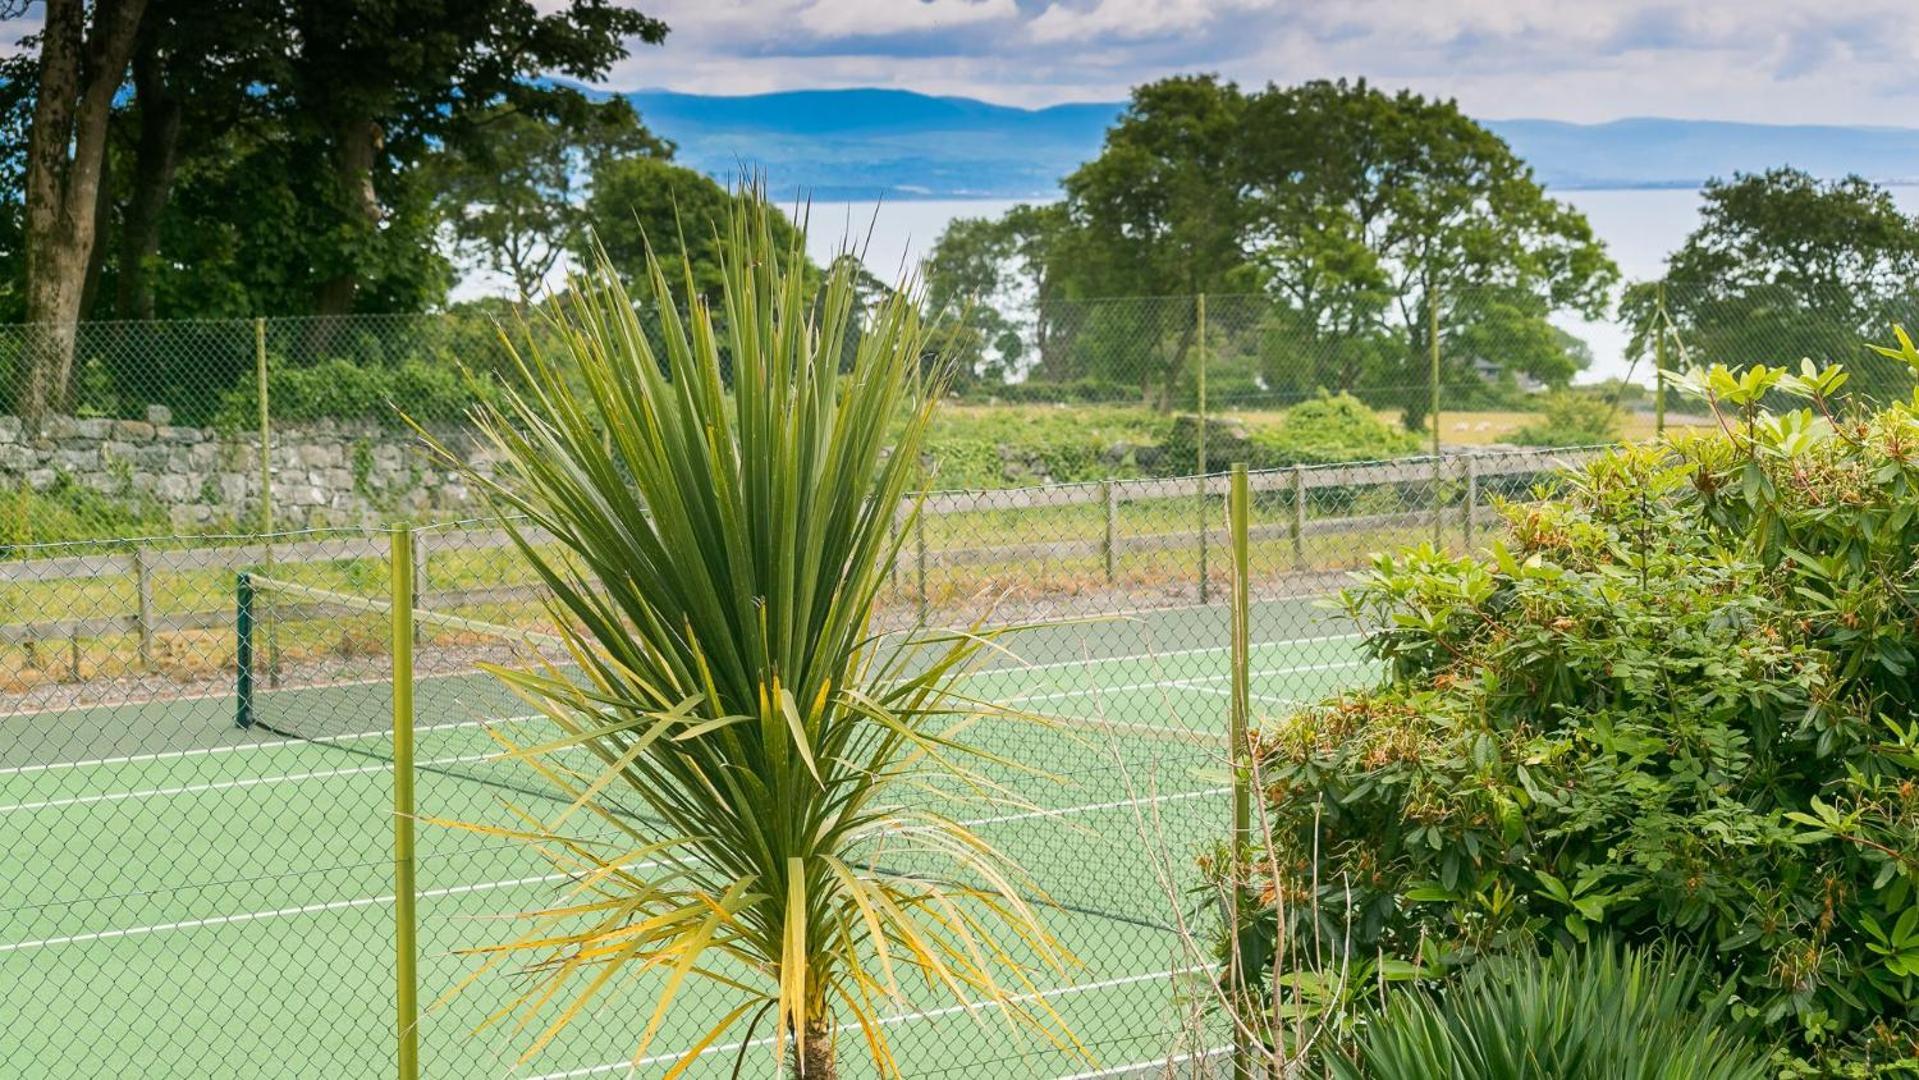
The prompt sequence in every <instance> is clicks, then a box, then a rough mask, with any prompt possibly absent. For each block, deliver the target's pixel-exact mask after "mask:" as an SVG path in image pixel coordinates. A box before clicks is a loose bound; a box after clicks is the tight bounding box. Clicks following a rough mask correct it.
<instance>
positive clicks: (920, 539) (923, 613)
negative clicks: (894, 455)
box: [913, 503, 932, 623]
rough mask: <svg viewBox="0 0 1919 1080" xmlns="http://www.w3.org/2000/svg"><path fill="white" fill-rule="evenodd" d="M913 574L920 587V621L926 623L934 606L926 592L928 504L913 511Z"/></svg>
mask: <svg viewBox="0 0 1919 1080" xmlns="http://www.w3.org/2000/svg"><path fill="white" fill-rule="evenodd" d="M913 576H914V579H915V581H916V582H917V584H918V588H919V621H920V622H921V623H924V622H925V621H926V618H927V613H928V612H929V611H930V609H931V607H932V601H931V598H930V597H928V595H927V592H926V506H925V504H924V503H922V504H921V505H920V506H919V507H918V508H917V509H915V510H914V512H913Z"/></svg>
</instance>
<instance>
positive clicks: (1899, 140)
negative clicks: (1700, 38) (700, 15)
mask: <svg viewBox="0 0 1919 1080" xmlns="http://www.w3.org/2000/svg"><path fill="white" fill-rule="evenodd" d="M626 96H627V97H628V98H630V99H631V100H632V102H633V104H634V106H635V107H636V108H638V109H639V110H640V114H641V116H643V117H644V118H645V120H646V122H647V124H648V125H649V126H650V127H652V128H653V129H654V130H655V131H657V132H659V133H660V134H662V135H664V136H666V137H667V138H669V139H672V140H674V141H675V142H676V143H678V144H679V158H680V160H681V161H682V162H684V163H685V164H687V165H689V166H691V167H693V168H697V169H699V170H701V171H702V172H706V173H708V174H711V175H713V176H715V177H719V178H722V179H725V178H731V177H732V176H734V175H737V174H738V173H739V172H740V170H741V169H742V168H747V169H757V170H762V171H764V172H765V174H766V176H767V179H768V181H769V183H770V184H771V185H772V187H773V188H774V190H775V191H776V192H780V193H783V194H791V193H792V192H794V191H801V192H806V193H808V194H810V195H811V197H812V198H814V199H816V200H819V201H822V202H830V201H842V200H866V199H875V198H886V199H895V200H897V199H963V198H1036V199H1047V198H1051V197H1053V196H1054V194H1056V193H1057V191H1058V184H1059V179H1060V177H1062V176H1064V175H1066V174H1067V173H1068V172H1071V171H1072V170H1073V168H1074V167H1075V166H1077V165H1079V164H1080V163H1081V162H1083V161H1086V160H1087V159H1089V158H1091V157H1093V156H1094V155H1095V154H1097V153H1098V152H1099V147H1100V140H1101V136H1102V135H1103V133H1104V132H1105V130H1106V128H1107V126H1108V125H1109V124H1111V123H1112V122H1113V120H1114V119H1115V118H1116V117H1117V116H1118V115H1119V113H1120V110H1121V109H1122V108H1124V104H1123V103H1121V102H1094V103H1085V104H1070V105H1054V106H1050V107H1048V108H1043V109H1022V108H1017V107H1013V106H1008V105H995V104H991V103H989V102H984V101H977V100H974V99H972V98H963V97H935V96H931V95H927V94H919V93H914V92H911V91H906V90H878V89H852V90H798V91H786V92H781V93H771V94H753V95H746V96H737V97H734V96H716V95H705V94H687V93H678V92H675V91H671V90H640V91H635V92H632V93H629V94H627V95H626ZM1481 122H1482V123H1484V124H1485V125H1486V126H1487V127H1488V128H1490V129H1492V130H1493V131H1494V132H1496V133H1498V134H1499V135H1500V136H1502V137H1503V138H1505V140H1506V141H1507V142H1508V143H1510V144H1511V145H1512V147H1513V149H1514V150H1515V151H1517V152H1518V153H1519V155H1520V156H1521V157H1523V158H1525V159H1526V160H1527V161H1528V162H1530V163H1531V164H1532V166H1533V168H1534V170H1535V171H1536V172H1537V174H1538V175H1539V177H1540V179H1542V180H1543V181H1544V182H1545V183H1546V184H1547V185H1548V186H1549V187H1554V188H1559V189H1562V190H1577V189H1595V188H1692V187H1698V186H1699V185H1700V184H1701V183H1703V182H1704V181H1705V180H1707V179H1709V178H1711V177H1715V176H1727V175H1730V174H1731V173H1733V172H1735V171H1748V172H1750V171H1755V170H1760V169H1765V168H1770V167H1772V166H1775V165H1788V164H1789V165H1795V166H1798V167H1799V168H1802V169H1805V170H1807V171H1808V172H1811V173H1814V174H1815V175H1820V176H1840V175H1844V174H1847V173H1858V174H1860V175H1862V176H1865V177H1867V178H1869V179H1873V180H1877V181H1880V182H1884V183H1912V182H1919V129H1913V128H1892V127H1847V126H1837V125H1783V124H1746V123H1731V122H1726V121H1717V120H1678V119H1666V118H1659V117H1645V118H1635V119H1626V120H1614V121H1611V122H1608V123H1600V124H1575V123H1567V122H1564V121H1558V120H1531V119H1511V120H1491V119H1486V120H1482V121H1481Z"/></svg>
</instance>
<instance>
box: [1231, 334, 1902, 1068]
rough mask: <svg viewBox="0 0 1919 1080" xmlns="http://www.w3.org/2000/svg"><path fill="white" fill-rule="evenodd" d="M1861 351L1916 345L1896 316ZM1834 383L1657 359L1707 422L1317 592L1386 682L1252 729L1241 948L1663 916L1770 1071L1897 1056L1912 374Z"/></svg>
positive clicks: (1571, 929)
mask: <svg viewBox="0 0 1919 1080" xmlns="http://www.w3.org/2000/svg"><path fill="white" fill-rule="evenodd" d="M1884 351H1885V352H1886V353H1887V354H1888V355H1890V356H1892V357H1894V358H1897V359H1902V360H1904V361H1905V362H1906V363H1907V364H1908V365H1911V366H1912V367H1914V368H1915V369H1919V350H1915V349H1914V347H1913V346H1912V344H1911V343H1910V342H1909V341H1908V340H1907V339H1906V338H1905V335H1904V334H1903V332H1902V333H1901V334H1900V346H1899V347H1898V348H1896V349H1892V350H1884ZM1844 382H1845V373H1844V372H1843V371H1842V370H1840V369H1838V368H1824V369H1820V368H1814V367H1813V366H1812V365H1810V364H1808V365H1805V366H1804V367H1803V368H1802V369H1801V370H1800V372H1799V373H1797V374H1791V373H1788V372H1786V371H1785V370H1783V369H1778V368H1766V367H1756V368H1752V369H1750V370H1747V371H1744V372H1739V373H1735V372H1732V371H1729V370H1727V369H1725V368H1723V367H1715V368H1713V369H1711V370H1710V371H1708V372H1703V373H1699V374H1697V375H1695V376H1691V377H1689V379H1688V385H1689V386H1690V388H1692V389H1693V390H1695V391H1696V392H1698V393H1699V394H1700V395H1701V396H1702V397H1704V399H1705V400H1706V401H1707V402H1708V404H1709V405H1710V406H1711V408H1712V410H1713V412H1714V415H1715V417H1716V418H1717V423H1718V425H1719V430H1718V431H1717V432H1716V433H1714V434H1713V435H1710V436H1699V437H1687V438H1682V439H1678V440H1675V441H1673V442H1671V443H1668V444H1665V445H1658V446H1639V447H1626V448H1622V449H1620V450H1618V451H1616V452H1614V453H1612V454H1610V455H1608V456H1606V457H1604V458H1602V459H1600V460H1599V461H1597V462H1595V463H1594V464H1592V465H1591V466H1590V467H1589V468H1588V469H1586V470H1585V471H1584V473H1583V474H1581V475H1578V476H1576V477H1574V478H1573V479H1572V481H1571V483H1570V485H1569V487H1568V489H1567V490H1566V493H1565V494H1564V495H1563V496H1562V497H1560V498H1557V499H1555V500H1551V501H1548V502H1543V503H1537V504H1531V505H1526V506H1513V507H1509V508H1507V511H1506V514H1507V518H1508V526H1509V531H1510V536H1509V538H1508V539H1507V540H1506V541H1504V542H1501V543H1497V544H1495V545H1494V546H1493V548H1492V550H1491V551H1490V553H1489V554H1487V555H1485V556H1483V557H1452V556H1449V555H1445V554H1442V553H1440V552H1438V551H1435V550H1433V549H1431V548H1429V547H1421V548H1418V549H1413V550H1409V551H1405V552H1402V553H1399V554H1395V555H1383V556H1380V557H1378V558H1377V561H1376V563H1375V567H1374V569H1373V570H1372V572H1371V573H1370V574H1368V575H1367V576H1366V577H1365V578H1364V580H1363V581H1362V583H1361V584H1359V585H1358V586H1357V587H1355V588H1353V589H1351V590H1350V591H1348V592H1347V593H1346V594H1345V595H1344V598H1343V599H1344V605H1345V607H1346V608H1347V609H1348V610H1349V612H1350V613H1351V614H1352V615H1353V616H1354V617H1355V618H1356V619H1357V620H1358V621H1359V622H1360V624H1361V626H1362V628H1363V631H1364V636H1365V646H1366V648H1367V650H1368V651H1369V652H1370V653H1371V654H1372V655H1373V656H1375V657H1377V658H1378V659H1380V660H1382V661H1384V662H1385V663H1386V665H1387V668H1388V671H1389V675H1388V677H1387V678H1386V679H1385V680H1384V681H1383V682H1382V683H1381V684H1380V685H1379V686H1377V687H1375V688H1373V689H1371V690H1369V691H1365V692H1361V693H1354V694H1350V695H1347V696H1344V697H1341V698H1339V699H1336V700H1332V701H1328V702H1325V703H1323V704H1321V705H1318V706H1315V707H1313V708H1309V709H1307V710H1304V711H1302V712H1300V713H1298V714H1296V715H1294V716H1292V717H1289V718H1287V719H1286V720H1284V721H1283V722H1279V723H1274V724H1272V725H1270V726H1268V727H1267V728H1266V729H1265V730H1264V731H1263V732H1261V733H1260V735H1259V737H1258V741H1257V751H1256V752H1257V756H1258V775H1259V777H1260V782H1261V784H1262V789H1261V790H1262V794H1263V797H1264V802H1265V810H1266V813H1267V815H1269V818H1270V821H1271V823H1272V829H1273V833H1274V837H1275V843H1276V844H1277V845H1278V850H1279V851H1280V853H1281V854H1280V857H1279V858H1276V859H1273V860H1271V861H1270V863H1269V864H1268V865H1267V866H1265V867H1263V868H1262V869H1260V870H1259V871H1257V873H1258V874H1259V875H1260V878H1259V880H1258V881H1255V882H1253V883H1249V884H1248V885H1247V886H1246V887H1247V888H1248V889H1249V891H1250V893H1251V895H1253V896H1255V897H1256V898H1257V899H1258V901H1259V904H1258V906H1259V909H1260V911H1259V915H1258V917H1257V918H1255V919H1254V920H1252V922H1251V923H1250V924H1249V925H1248V926H1246V927H1244V928H1243V929H1242V932H1241V934H1242V940H1246V941H1251V942H1252V943H1253V944H1252V945H1249V946H1248V948H1249V953H1248V955H1250V956H1253V957H1255V958H1256V959H1257V958H1264V959H1263V962H1264V963H1267V964H1268V965H1270V963H1271V957H1272V956H1274V955H1276V954H1283V953H1285V952H1286V951H1287V950H1286V949H1285V948H1282V947H1281V946H1282V945H1287V946H1290V948H1291V949H1293V950H1299V949H1307V950H1324V951H1326V952H1328V953H1332V954H1338V955H1345V956H1347V957H1349V958H1350V959H1351V960H1352V961H1353V962H1355V963H1364V964H1369V965H1370V964H1378V963H1381V962H1384V963H1389V964H1400V965H1406V966H1409V967H1411V968H1412V969H1414V970H1417V971H1418V972H1419V973H1420V975H1421V976H1422V977H1423V978H1425V979H1428V980H1433V984H1434V985H1440V984H1441V983H1443V982H1444V981H1445V980H1447V979H1449V978H1450V977H1451V976H1453V975H1455V974H1457V973H1459V972H1461V971H1464V970H1470V969H1472V968H1474V967H1475V966H1476V965H1478V964H1480V963H1481V962H1483V961H1484V960H1485V959H1486V958H1488V957H1491V956H1495V955H1499V954H1503V953H1508V952H1518V953H1522V954H1530V953H1536V952H1539V951H1541V950H1543V949H1548V948H1551V947H1555V946H1571V945H1575V944H1578V943H1582V942H1587V941H1590V940H1593V939H1595V938H1596V937H1598V936H1600V935H1602V934H1604V935H1611V936H1614V937H1616V938H1618V939H1620V940H1622V941H1624V942H1628V943H1646V942H1654V941H1668V940H1670V941H1673V942H1675V943H1677V944H1678V945H1680V946H1682V947H1686V948H1689V949H1691V950H1693V951H1695V952H1696V953H1697V954H1698V955H1699V956H1701V957H1702V958H1703V960H1704V963H1705V964H1706V965H1707V968H1708V970H1707V982H1708V984H1709V988H1710V989H1712V990H1715V991H1716V992H1720V993H1723V994H1725V995H1726V996H1727V1000H1728V1006H1727V1007H1728V1009H1729V1015H1731V1016H1732V1017H1733V1018H1735V1019H1737V1020H1741V1021H1751V1022H1756V1023H1759V1024H1762V1025H1764V1027H1765V1029H1766V1030H1767V1032H1768V1033H1769V1034H1770V1036H1772V1037H1775V1038H1777V1039H1778V1040H1779V1042H1780V1044H1781V1049H1780V1050H1779V1052H1778V1055H1777V1060H1776V1062H1775V1064H1776V1066H1777V1068H1778V1069H1779V1071H1780V1072H1781V1074H1783V1075H1846V1076H1867V1075H1883V1074H1887V1073H1891V1072H1899V1071H1901V1070H1911V1069H1912V1068H1913V1062H1914V1060H1915V1059H1916V1058H1919V897H1915V895H1914V883H1915V878H1916V877H1919V678H1915V666H1916V665H1919V395H1915V398H1914V400H1913V401H1911V402H1908V403H1900V404H1896V405H1893V406H1891V407H1888V408H1886V409H1884V410H1883V411H1881V412H1878V413H1877V414H1873V415H1860V416H1842V415H1838V414H1837V413H1836V412H1835V410H1834V407H1833V405H1832V401H1833V395H1834V394H1835V393H1836V392H1837V391H1838V390H1839V389H1840V387H1841V386H1842V385H1843V383H1844ZM1777 394H1789V395H1796V396H1797V397H1798V398H1800V399H1802V400H1804V401H1806V402H1807V403H1808V407H1806V408H1801V409H1796V410H1792V411H1785V412H1779V413H1777V414H1774V413H1772V412H1769V411H1768V410H1767V409H1766V408H1765V406H1764V404H1763V403H1764V401H1765V400H1766V399H1767V398H1768V395H1777ZM1261 942H1263V944H1262V943H1261ZM1256 974H1257V973H1256ZM1271 980H1272V973H1271V972H1270V970H1269V971H1267V972H1266V973H1264V975H1263V976H1262V981H1267V982H1270V981H1271ZM1278 985H1281V986H1285V985H1286V984H1285V983H1284V982H1283V980H1282V981H1281V982H1280V983H1279V984H1278ZM1292 992H1293V993H1294V994H1295V997H1299V992H1298V990H1297V988H1295V990H1294V991H1292ZM1282 1004H1286V1005H1288V1006H1289V1007H1308V1006H1310V1005H1312V1002H1310V1001H1307V1000H1305V999H1304V998H1303V997H1301V998H1299V999H1298V1000H1295V1001H1293V1002H1290V1003H1282Z"/></svg>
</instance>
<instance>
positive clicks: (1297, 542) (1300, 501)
mask: <svg viewBox="0 0 1919 1080" xmlns="http://www.w3.org/2000/svg"><path fill="white" fill-rule="evenodd" d="M1293 569H1295V570H1304V569H1306V466H1304V465H1294V466H1293Z"/></svg>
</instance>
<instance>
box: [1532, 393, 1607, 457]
mask: <svg viewBox="0 0 1919 1080" xmlns="http://www.w3.org/2000/svg"><path fill="white" fill-rule="evenodd" d="M1539 404H1540V415H1539V419H1538V420H1535V421H1533V422H1532V423H1529V424H1526V425H1524V426H1522V427H1520V428H1518V429H1516V430H1514V431H1513V432H1512V434H1510V435H1508V436H1507V437H1508V438H1510V439H1511V440H1512V441H1513V442H1516V443H1518V444H1519V445H1521V446H1599V445H1602V444H1604V443H1609V442H1612V441H1613V440H1615V439H1617V438H1618V437H1619V419H1620V418H1619V406H1618V405H1617V404H1616V403H1615V402H1614V401H1612V400H1610V399H1607V398H1604V397H1601V396H1599V395H1596V394H1580V393H1574V392H1572V391H1568V390H1555V391H1553V392H1551V393H1549V394H1547V395H1546V396H1545V397H1544V398H1542V399H1541V400H1540V403H1539Z"/></svg>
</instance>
